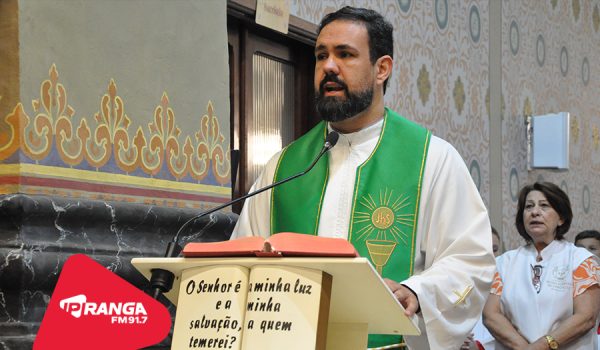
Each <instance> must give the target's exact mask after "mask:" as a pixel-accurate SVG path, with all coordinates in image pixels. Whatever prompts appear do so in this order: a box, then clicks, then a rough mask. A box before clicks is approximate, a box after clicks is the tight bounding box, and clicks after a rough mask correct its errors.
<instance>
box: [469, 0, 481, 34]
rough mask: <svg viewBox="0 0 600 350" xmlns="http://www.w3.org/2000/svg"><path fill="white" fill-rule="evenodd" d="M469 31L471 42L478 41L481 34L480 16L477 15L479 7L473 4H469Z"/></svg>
mask: <svg viewBox="0 0 600 350" xmlns="http://www.w3.org/2000/svg"><path fill="white" fill-rule="evenodd" d="M469 31H470V32H471V39H472V40H473V42H474V43H478V42H479V38H480V36H481V18H480V17H479V9H478V8H477V6H475V5H473V6H471V11H470V12H469Z"/></svg>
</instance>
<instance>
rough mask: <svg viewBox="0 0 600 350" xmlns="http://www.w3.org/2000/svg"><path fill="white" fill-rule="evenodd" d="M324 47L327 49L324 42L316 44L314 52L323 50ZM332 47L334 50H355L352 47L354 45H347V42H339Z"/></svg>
mask: <svg viewBox="0 0 600 350" xmlns="http://www.w3.org/2000/svg"><path fill="white" fill-rule="evenodd" d="M325 49H327V46H326V45H324V44H320V45H317V46H316V47H315V52H317V51H321V50H325ZM334 49H335V50H356V48H354V46H351V45H348V44H339V45H336V46H335V47H334Z"/></svg>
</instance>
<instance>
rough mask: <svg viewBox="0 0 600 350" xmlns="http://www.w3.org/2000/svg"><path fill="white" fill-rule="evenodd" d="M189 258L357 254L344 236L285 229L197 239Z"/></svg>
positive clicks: (189, 249) (186, 250)
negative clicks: (264, 235) (221, 238)
mask: <svg viewBox="0 0 600 350" xmlns="http://www.w3.org/2000/svg"><path fill="white" fill-rule="evenodd" d="M183 256H185V257H218V256H261V257H262V256H324V257H357V256H358V253H357V252H356V249H354V246H353V245H352V243H350V242H348V241H347V240H345V239H343V238H328V237H319V236H313V235H305V234H300V233H291V232H281V233H277V234H274V235H272V236H271V237H269V238H268V239H264V238H262V237H259V236H251V237H243V238H238V239H234V240H230V241H222V242H210V243H202V242H194V243H188V244H187V245H186V246H185V248H183Z"/></svg>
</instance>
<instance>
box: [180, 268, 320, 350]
mask: <svg viewBox="0 0 600 350" xmlns="http://www.w3.org/2000/svg"><path fill="white" fill-rule="evenodd" d="M330 290H331V277H330V276H329V275H327V274H326V273H323V272H322V271H317V270H312V269H304V268H298V267H284V266H272V265H269V266H254V267H251V268H247V267H242V266H237V265H219V266H207V267H199V268H191V269H187V270H185V271H184V272H183V273H182V283H181V288H180V290H179V305H188V306H187V307H185V308H179V309H178V311H177V312H178V313H177V319H176V321H175V331H174V335H173V344H172V347H173V348H174V349H198V348H201V349H233V350H235V349H248V350H249V349H265V350H268V349H281V346H282V344H285V347H286V349H289V350H292V349H298V350H300V349H302V350H305V349H325V342H326V337H325V336H326V331H327V318H328V310H329V293H330Z"/></svg>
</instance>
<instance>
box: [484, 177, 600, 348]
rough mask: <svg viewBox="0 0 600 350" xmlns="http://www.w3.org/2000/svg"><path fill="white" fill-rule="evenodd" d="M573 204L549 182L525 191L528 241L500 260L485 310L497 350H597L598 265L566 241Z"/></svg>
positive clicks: (521, 223)
mask: <svg viewBox="0 0 600 350" xmlns="http://www.w3.org/2000/svg"><path fill="white" fill-rule="evenodd" d="M572 218H573V214H572V211H571V203H570V201H569V197H568V196H567V195H566V194H565V193H564V192H563V191H562V190H561V189H560V188H559V187H558V186H556V185H554V184H552V183H548V182H544V183H534V184H533V185H528V186H525V187H524V188H523V189H522V190H521V192H520V194H519V202H518V208H517V216H516V219H515V223H516V226H517V230H518V231H519V234H520V235H521V236H522V237H523V238H524V239H525V241H526V242H527V243H526V244H525V245H524V246H522V247H520V248H518V249H516V250H511V251H509V252H507V253H505V254H503V255H502V256H500V257H499V258H498V259H497V267H498V272H497V274H496V277H495V279H494V283H493V284H492V291H491V294H490V296H489V298H488V300H487V303H486V305H485V307H484V310H483V321H484V324H485V326H486V327H487V328H488V329H489V330H490V332H491V333H492V335H493V336H494V338H495V339H496V349H506V348H509V349H544V350H545V349H559V348H560V349H581V350H590V349H596V348H597V346H598V345H597V341H598V337H597V336H596V328H597V326H598V324H597V322H598V321H597V316H598V313H599V311H600V277H599V276H598V267H599V265H600V263H599V262H598V260H597V257H595V256H594V255H593V254H591V253H590V252H588V251H587V250H585V249H583V248H578V247H575V245H573V244H572V243H570V242H567V241H566V240H565V239H564V236H565V234H566V233H567V231H568V230H569V227H570V225H571V220H572Z"/></svg>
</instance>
